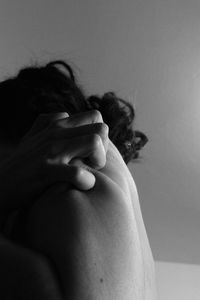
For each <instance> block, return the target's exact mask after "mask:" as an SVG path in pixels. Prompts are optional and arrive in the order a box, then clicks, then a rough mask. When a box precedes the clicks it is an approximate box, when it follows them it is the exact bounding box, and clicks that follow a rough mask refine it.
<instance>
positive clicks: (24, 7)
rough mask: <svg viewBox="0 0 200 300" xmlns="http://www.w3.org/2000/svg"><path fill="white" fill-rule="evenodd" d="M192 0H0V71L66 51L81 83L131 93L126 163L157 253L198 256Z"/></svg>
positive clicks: (196, 58)
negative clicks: (140, 147) (137, 142)
mask: <svg viewBox="0 0 200 300" xmlns="http://www.w3.org/2000/svg"><path fill="white" fill-rule="evenodd" d="M199 16H200V1H195V0H190V1H187V0H176V1H175V0H143V1H141V0H135V1H133V0H115V1H114V0H110V1H106V0H101V1H98V0H85V1H81V0H79V1H78V0H71V1H61V0H59V1H56V0H54V1H53V0H49V1H44V0H43V1H42V0H35V1H32V2H30V1H25V0H20V1H10V0H3V1H2V0H1V1H0V38H1V47H0V74H1V75H0V77H1V78H4V77H5V76H7V75H12V74H13V72H15V71H16V70H17V69H18V68H19V67H21V66H22V65H26V64H27V63H32V62H35V61H39V62H45V61H48V60H49V59H55V58H64V59H67V60H68V61H69V62H70V63H72V65H73V66H74V67H75V70H76V72H77V75H78V77H79V78H80V80H81V83H82V85H84V86H85V89H86V91H88V92H91V93H93V92H94V93H103V92H105V91H108V90H114V91H116V92H117V93H118V94H119V95H121V96H123V97H125V99H127V100H128V101H130V102H132V103H133V104H134V105H135V107H136V111H137V119H136V127H137V128H139V129H141V130H144V131H145V132H146V133H147V135H148V136H149V139H150V142H149V144H148V145H147V146H146V148H145V150H144V151H143V158H142V159H141V162H140V163H137V164H134V165H131V166H130V169H131V172H132V174H133V176H134V178H135V180H136V184H137V186H138V191H139V194H140V199H141V207H142V211H143V215H144V221H145V224H146V228H147V232H148V234H149V239H150V243H151V246H152V249H153V253H154V257H155V259H156V260H165V261H176V262H187V263H200V233H199V229H200V199H199V188H200V184H199V178H200V176H199V175H200V139H199V133H200V114H199V109H200V17H199Z"/></svg>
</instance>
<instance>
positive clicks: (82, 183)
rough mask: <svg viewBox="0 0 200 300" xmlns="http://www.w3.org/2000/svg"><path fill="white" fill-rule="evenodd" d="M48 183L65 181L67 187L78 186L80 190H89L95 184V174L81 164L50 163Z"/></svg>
mask: <svg viewBox="0 0 200 300" xmlns="http://www.w3.org/2000/svg"><path fill="white" fill-rule="evenodd" d="M47 171H48V177H47V179H48V180H47V183H48V185H49V184H53V183H57V182H65V183H66V188H71V187H72V186H73V187H76V188H77V189H80V190H89V189H91V188H93V187H94V185H95V181H96V179H95V176H94V175H93V174H92V173H91V172H89V171H87V170H86V169H84V168H83V167H80V166H75V165H73V166H69V165H57V164H54V163H53V164H52V163H49V164H48V168H47Z"/></svg>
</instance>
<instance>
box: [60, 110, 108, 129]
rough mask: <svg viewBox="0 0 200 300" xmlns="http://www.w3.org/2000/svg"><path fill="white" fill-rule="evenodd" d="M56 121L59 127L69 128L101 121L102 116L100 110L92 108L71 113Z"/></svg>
mask: <svg viewBox="0 0 200 300" xmlns="http://www.w3.org/2000/svg"><path fill="white" fill-rule="evenodd" d="M57 123H58V124H59V126H60V127H63V128H71V127H79V126H83V125H88V124H93V123H103V118H102V115H101V113H100V111H99V110H95V109H94V110H90V111H87V112H81V113H78V114H75V115H71V116H70V117H69V118H67V119H63V120H60V121H59V122H57Z"/></svg>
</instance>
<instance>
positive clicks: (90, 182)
mask: <svg viewBox="0 0 200 300" xmlns="http://www.w3.org/2000/svg"><path fill="white" fill-rule="evenodd" d="M61 117H62V118H61V119H60V118H59V115H58V114H57V115H53V116H52V115H50V116H48V115H45V116H41V117H40V118H39V119H38V120H37V121H36V123H35V124H34V126H33V128H32V129H31V130H30V132H29V133H28V134H27V135H26V136H25V137H24V138H23V140H22V142H21V143H20V145H19V146H18V147H17V149H16V150H15V151H14V152H13V154H12V155H11V156H9V157H8V158H7V159H6V160H5V161H4V162H3V163H2V164H1V171H0V178H1V182H0V195H1V199H2V203H1V206H2V209H4V210H6V211H11V210H14V209H19V208H22V207H23V206H25V205H27V204H30V203H31V202H32V201H34V200H35V199H36V198H37V197H38V196H39V195H40V194H41V193H43V192H44V191H45V190H46V189H47V188H48V187H50V186H51V185H53V184H55V183H58V182H65V183H66V186H72V185H74V186H75V187H76V188H78V189H82V190H87V189H90V188H92V187H93V186H94V183H95V177H94V175H93V174H91V173H89V172H88V171H87V170H86V169H83V168H80V167H78V166H74V165H73V164H72V165H70V162H72V161H73V159H74V158H76V157H79V158H81V159H83V160H85V161H86V162H87V164H89V165H90V166H92V167H93V168H96V169H100V168H102V167H103V166H104V165H105V162H106V151H107V145H108V127H107V125H106V124H104V123H103V120H102V117H101V114H100V113H99V112H98V111H96V110H94V111H89V112H85V113H81V114H77V115H74V116H71V117H67V118H66V117H64V118H63V115H62V114H61ZM50 120H51V121H50ZM42 123H43V124H42ZM44 123H45V124H46V126H45V128H43V129H42V130H41V126H43V127H44Z"/></svg>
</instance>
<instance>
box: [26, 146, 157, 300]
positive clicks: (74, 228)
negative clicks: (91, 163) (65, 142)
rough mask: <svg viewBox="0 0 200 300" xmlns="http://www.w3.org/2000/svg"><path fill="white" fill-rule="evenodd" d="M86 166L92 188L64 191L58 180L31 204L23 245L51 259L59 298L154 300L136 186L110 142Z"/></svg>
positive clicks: (79, 163)
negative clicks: (102, 158) (101, 162)
mask: <svg viewBox="0 0 200 300" xmlns="http://www.w3.org/2000/svg"><path fill="white" fill-rule="evenodd" d="M73 164H76V165H82V166H84V164H83V163H82V162H81V161H80V160H74V162H73ZM91 171H92V172H93V173H94V174H95V177H96V183H95V186H94V188H93V189H91V190H89V191H87V192H84V191H78V190H73V189H72V190H70V191H69V190H67V189H66V187H65V186H64V185H63V184H62V185H58V186H55V187H54V188H53V189H52V190H51V191H47V193H46V194H45V195H43V197H42V198H41V199H40V200H39V201H38V202H37V203H35V205H34V207H33V208H32V209H31V211H30V215H29V222H28V225H27V231H28V237H29V238H28V241H29V244H30V245H31V247H33V248H35V249H36V250H38V251H40V252H42V253H43V254H44V255H46V256H47V257H48V258H49V259H50V260H51V261H52V263H53V265H54V266H55V269H56V270H57V274H58V278H59V280H60V283H61V286H62V292H63V295H64V299H91V300H93V299H95V300H100V299H101V300H103V299H107V300H108V299H119V300H121V299H126V300H129V299H130V300H133V299H141V300H142V299H148V300H150V299H156V289H155V273H154V262H153V257H152V253H151V250H150V246H149V242H148V238H147V235H146V231H145V228H144V224H143V221H142V216H141V211H140V207H139V201H138V195H137V190H136V187H135V184H134V181H133V179H132V177H131V175H130V173H129V171H128V168H127V167H126V165H125V164H124V162H123V159H122V157H121V156H120V154H119V152H118V151H117V149H116V148H115V146H114V145H113V144H112V143H111V142H109V147H108V152H107V162H106V165H105V167H104V168H103V169H101V170H99V171H98V170H94V169H91Z"/></svg>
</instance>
